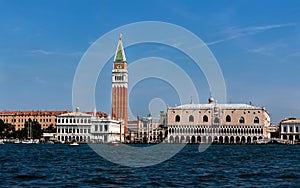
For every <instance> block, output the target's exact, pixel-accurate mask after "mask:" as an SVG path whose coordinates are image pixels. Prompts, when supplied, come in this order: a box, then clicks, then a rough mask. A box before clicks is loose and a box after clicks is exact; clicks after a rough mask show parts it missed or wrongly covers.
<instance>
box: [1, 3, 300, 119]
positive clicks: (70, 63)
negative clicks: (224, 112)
mask: <svg viewBox="0 0 300 188" xmlns="http://www.w3.org/2000/svg"><path fill="white" fill-rule="evenodd" d="M299 18H300V2H299V1H296V0H295V1H293V0H290V1H283V0H282V1H274V0H265V1H259V0H251V1H246V0H245V1H228V0H220V1H215V2H211V1H192V0H187V1H180V0H173V1H170V0H165V1H157V0H153V1H137V0H136V1H134V0H132V1H118V0H115V1H93V0H89V1H83V0H81V1H78V0H72V1H71V0H64V1H59V0H43V1H40V0H28V1H21V0H0V88H1V89H0V111H4V110H72V84H73V79H74V75H75V72H76V69H77V66H78V64H79V62H80V60H81V58H82V56H83V55H84V53H85V52H86V51H87V50H88V49H89V48H90V46H91V45H92V44H93V43H94V42H95V41H97V39H99V38H100V37H101V36H103V35H105V34H106V33H108V32H110V31H111V30H113V29H115V28H118V27H120V26H123V25H126V24H130V23H135V22H141V21H161V22H167V23H172V24H176V25H178V26H181V27H183V28H185V29H187V30H189V31H190V32H192V33H194V34H195V35H197V37H199V38H201V39H202V40H203V41H204V42H205V43H206V45H207V47H208V48H209V49H210V50H211V52H212V53H213V55H214V56H215V58H216V60H217V61H218V63H219V66H220V68H221V70H222V73H223V77H224V80H225V83H226V91H227V101H228V102H232V103H249V102H250V101H251V102H252V104H253V105H256V106H263V107H265V108H266V109H267V110H268V111H269V113H270V115H271V121H272V122H273V123H274V124H277V123H278V122H279V121H280V120H281V119H283V118H286V117H299V118H300V99H299V96H300V87H299V86H300V75H299V70H300V62H299V59H300V19H299ZM157 32H159V31H157ZM118 37H119V36H116V40H114V41H111V42H112V44H113V45H115V46H116V47H117V41H118ZM123 41H124V44H125V43H126V36H123ZM125 53H126V58H127V62H128V65H130V64H131V63H132V62H134V61H136V60H138V59H141V58H145V57H149V56H158V57H163V58H166V59H168V60H170V61H174V62H177V64H178V65H179V66H180V67H182V68H183V69H184V70H185V71H187V72H188V75H189V76H190V77H191V79H192V80H193V82H194V83H195V85H196V89H197V91H198V93H199V96H197V97H198V98H199V102H200V103H207V99H208V98H209V96H210V89H209V86H208V84H207V80H206V77H205V76H204V75H203V73H201V71H196V70H195V69H194V67H193V66H192V65H189V64H188V62H189V61H191V60H190V59H189V58H187V57H186V56H185V55H184V54H182V53H180V52H178V50H176V49H172V48H168V47H165V46H162V45H157V44H141V45H135V46H130V47H128V48H125ZM112 58H113V57H112ZM112 58H111V59H110V62H108V63H107V64H106V65H105V67H104V69H103V70H102V72H101V74H100V76H99V78H98V82H97V87H96V91H95V93H96V97H95V98H96V103H97V110H98V111H104V112H106V113H111V112H110V111H111V106H110V100H111V98H110V95H111V94H110V91H111V69H112V63H113V60H112ZM141 71H145V70H141ZM166 71H167V70H166ZM131 76H132V75H131ZM129 82H130V72H129ZM100 83H102V84H100ZM212 95H214V94H213V93H212ZM158 98H161V99H158ZM185 98H186V100H185V101H183V102H184V103H188V102H189V101H190V100H191V97H190V96H186V97H185ZM194 98H196V97H194ZM161 100H164V101H165V106H164V107H166V106H175V105H179V103H178V96H177V95H176V92H175V90H174V88H172V86H171V85H170V84H168V83H167V82H165V81H162V80H159V79H155V78H152V79H151V78H148V79H145V80H143V81H142V82H139V83H138V84H137V85H136V86H135V87H134V89H133V90H132V91H131V92H130V94H129V103H130V108H131V110H132V111H133V113H134V114H139V115H142V116H144V115H147V114H148V113H149V111H150V110H149V103H151V101H152V102H153V103H151V104H160V103H161ZM150 108H151V105H150Z"/></svg>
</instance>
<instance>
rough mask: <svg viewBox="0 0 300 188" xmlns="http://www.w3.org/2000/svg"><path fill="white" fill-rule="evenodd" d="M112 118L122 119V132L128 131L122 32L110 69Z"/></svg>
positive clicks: (126, 77)
mask: <svg viewBox="0 0 300 188" xmlns="http://www.w3.org/2000/svg"><path fill="white" fill-rule="evenodd" d="M111 114H112V115H111V116H112V118H114V119H122V120H123V121H124V132H125V133H127V132H128V126H127V125H128V72H127V62H126V57H125V52H124V49H123V44H122V34H120V39H119V42H118V47H117V50H116V53H115V57H114V68H113V70H112V113H111Z"/></svg>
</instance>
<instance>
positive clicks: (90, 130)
mask: <svg viewBox="0 0 300 188" xmlns="http://www.w3.org/2000/svg"><path fill="white" fill-rule="evenodd" d="M95 114H96V113H94V115H91V114H88V113H83V112H79V109H78V108H77V109H76V112H71V113H66V114H61V115H59V116H58V117H57V124H56V126H57V131H56V138H57V140H58V141H60V142H72V141H76V142H85V143H107V142H114V141H120V139H121V140H122V141H123V137H124V131H122V133H121V134H120V126H121V128H123V129H124V127H122V122H120V121H117V120H112V119H110V117H107V118H104V117H101V118H100V117H97V116H95Z"/></svg>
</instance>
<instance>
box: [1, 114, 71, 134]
mask: <svg viewBox="0 0 300 188" xmlns="http://www.w3.org/2000/svg"><path fill="white" fill-rule="evenodd" d="M64 113H67V111H3V112H0V119H2V120H3V122H4V123H9V124H12V125H15V130H21V129H23V128H25V122H27V121H28V120H29V119H31V120H32V121H37V122H38V123H39V124H41V129H47V128H48V127H49V126H51V125H52V126H53V128H55V126H56V117H57V116H58V115H60V114H64Z"/></svg>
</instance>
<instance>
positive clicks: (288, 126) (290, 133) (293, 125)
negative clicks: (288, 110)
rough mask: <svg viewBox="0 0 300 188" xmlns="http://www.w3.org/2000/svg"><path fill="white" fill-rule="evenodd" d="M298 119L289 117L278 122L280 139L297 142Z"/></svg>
mask: <svg viewBox="0 0 300 188" xmlns="http://www.w3.org/2000/svg"><path fill="white" fill-rule="evenodd" d="M299 130H300V119H296V118H289V119H284V120H282V121H281V122H280V138H281V139H282V140H290V141H292V142H299V141H300V139H299V137H300V132H299Z"/></svg>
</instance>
